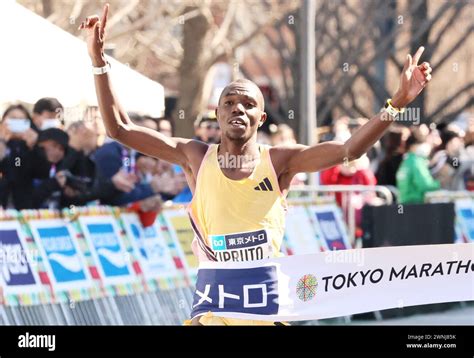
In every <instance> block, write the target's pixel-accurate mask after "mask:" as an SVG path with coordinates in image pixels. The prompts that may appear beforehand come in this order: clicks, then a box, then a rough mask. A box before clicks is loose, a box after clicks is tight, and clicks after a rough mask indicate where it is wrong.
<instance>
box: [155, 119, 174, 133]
mask: <svg viewBox="0 0 474 358" xmlns="http://www.w3.org/2000/svg"><path fill="white" fill-rule="evenodd" d="M158 132H160V133H163V134H164V135H165V136H167V137H172V136H173V126H172V125H171V122H170V120H169V119H166V118H161V119H160V120H159V121H158Z"/></svg>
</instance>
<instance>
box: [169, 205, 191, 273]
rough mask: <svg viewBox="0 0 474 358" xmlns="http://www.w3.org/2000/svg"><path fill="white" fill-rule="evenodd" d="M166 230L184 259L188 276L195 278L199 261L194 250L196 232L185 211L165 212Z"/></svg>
mask: <svg viewBox="0 0 474 358" xmlns="http://www.w3.org/2000/svg"><path fill="white" fill-rule="evenodd" d="M162 214H163V218H164V219H165V223H166V228H167V229H168V232H169V234H170V236H171V238H172V240H173V242H174V243H175V246H176V249H177V251H178V254H179V256H180V257H183V258H184V260H183V261H184V267H185V269H186V271H187V272H188V275H189V276H191V277H194V276H195V275H196V273H197V268H198V264H199V263H198V260H197V258H196V257H195V256H194V253H193V250H192V246H191V245H192V242H193V239H194V232H193V228H192V226H191V223H190V222H189V216H188V214H187V212H186V211H185V210H179V209H171V210H164V211H163V213H162Z"/></svg>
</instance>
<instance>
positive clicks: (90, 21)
mask: <svg viewBox="0 0 474 358" xmlns="http://www.w3.org/2000/svg"><path fill="white" fill-rule="evenodd" d="M108 13H109V4H105V5H104V10H103V13H102V19H99V16H98V15H93V16H88V17H87V18H86V19H85V20H84V21H83V22H82V23H81V25H80V26H79V30H83V29H85V30H87V50H88V51H89V56H90V57H91V59H92V64H93V65H94V66H96V67H102V66H105V63H106V61H105V56H104V41H105V26H106V25H107V15H108Z"/></svg>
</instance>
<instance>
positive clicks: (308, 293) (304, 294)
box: [296, 274, 318, 302]
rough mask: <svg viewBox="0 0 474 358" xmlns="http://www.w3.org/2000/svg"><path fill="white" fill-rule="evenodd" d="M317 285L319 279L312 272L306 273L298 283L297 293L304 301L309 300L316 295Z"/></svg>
mask: <svg viewBox="0 0 474 358" xmlns="http://www.w3.org/2000/svg"><path fill="white" fill-rule="evenodd" d="M317 287H318V280H317V279H316V277H315V276H313V275H311V274H308V275H304V276H303V277H301V278H300V279H299V280H298V283H297V284H296V295H297V296H298V298H299V299H300V300H301V301H303V302H306V301H309V300H311V299H312V298H314V296H316V288H317Z"/></svg>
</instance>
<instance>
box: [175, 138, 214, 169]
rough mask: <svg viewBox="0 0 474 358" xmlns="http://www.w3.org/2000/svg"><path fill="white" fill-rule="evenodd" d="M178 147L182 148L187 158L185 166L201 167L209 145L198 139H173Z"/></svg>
mask: <svg viewBox="0 0 474 358" xmlns="http://www.w3.org/2000/svg"><path fill="white" fill-rule="evenodd" d="M173 139H174V140H175V141H176V143H177V146H181V149H182V152H183V153H184V154H185V156H186V162H187V163H183V165H186V164H187V165H191V166H195V167H196V166H197V167H199V166H200V165H201V162H202V159H203V158H204V156H205V155H206V152H207V149H208V148H209V144H207V143H204V142H202V141H200V140H197V139H190V138H179V137H174V138H173Z"/></svg>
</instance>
